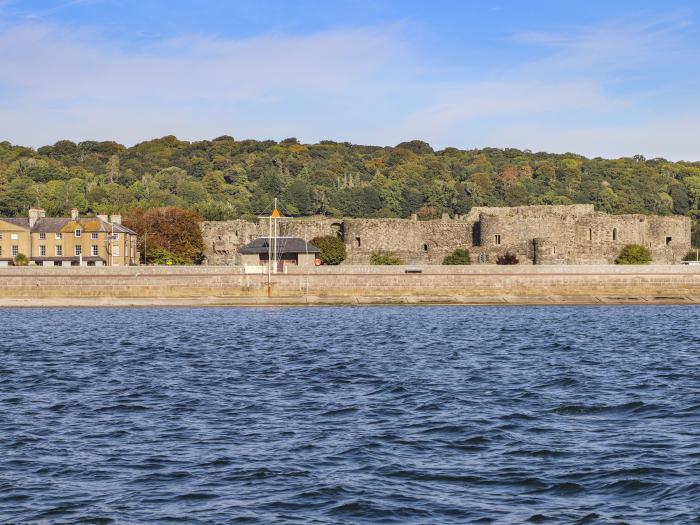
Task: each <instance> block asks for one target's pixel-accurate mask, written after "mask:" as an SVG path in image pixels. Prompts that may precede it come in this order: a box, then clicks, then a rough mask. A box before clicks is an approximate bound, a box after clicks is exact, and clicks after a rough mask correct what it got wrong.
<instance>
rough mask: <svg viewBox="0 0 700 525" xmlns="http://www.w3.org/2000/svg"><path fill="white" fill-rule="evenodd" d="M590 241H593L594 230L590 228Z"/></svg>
mask: <svg viewBox="0 0 700 525" xmlns="http://www.w3.org/2000/svg"><path fill="white" fill-rule="evenodd" d="M588 240H589V241H592V240H593V228H588Z"/></svg>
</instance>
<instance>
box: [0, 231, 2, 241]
mask: <svg viewBox="0 0 700 525" xmlns="http://www.w3.org/2000/svg"><path fill="white" fill-rule="evenodd" d="M0 241H2V233H0Z"/></svg>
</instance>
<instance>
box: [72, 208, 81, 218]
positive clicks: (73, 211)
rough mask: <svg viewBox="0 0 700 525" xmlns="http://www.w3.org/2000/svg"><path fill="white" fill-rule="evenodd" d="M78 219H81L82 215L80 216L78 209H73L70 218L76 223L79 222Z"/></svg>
mask: <svg viewBox="0 0 700 525" xmlns="http://www.w3.org/2000/svg"><path fill="white" fill-rule="evenodd" d="M78 217H80V215H79V214H78V208H73V209H72V210H71V211H70V218H71V219H73V220H74V221H77V220H78Z"/></svg>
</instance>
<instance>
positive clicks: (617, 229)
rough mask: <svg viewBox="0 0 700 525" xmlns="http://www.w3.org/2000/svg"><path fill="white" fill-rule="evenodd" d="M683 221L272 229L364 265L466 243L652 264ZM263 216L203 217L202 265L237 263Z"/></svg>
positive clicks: (475, 257)
mask: <svg viewBox="0 0 700 525" xmlns="http://www.w3.org/2000/svg"><path fill="white" fill-rule="evenodd" d="M690 227H691V223H690V219H689V218H687V217H681V216H672V217H661V216H649V215H608V214H605V213H600V212H596V211H595V209H594V207H593V205H590V204H578V205H573V206H520V207H515V208H487V207H477V208H472V210H471V211H470V212H469V214H467V215H465V216H462V217H457V218H448V217H443V218H442V219H437V220H430V221H418V220H416V219H415V217H414V218H413V219H329V218H326V217H317V218H305V219H287V220H284V221H283V222H282V225H281V226H280V230H279V234H280V235H283V236H292V237H301V238H303V239H306V240H310V239H312V238H314V237H317V236H321V235H333V236H338V237H339V238H341V239H343V240H344V242H345V246H346V249H347V252H348V257H347V260H346V262H345V264H367V263H369V260H370V257H371V255H372V253H374V252H376V251H379V250H384V251H392V252H396V253H397V254H398V255H399V256H400V257H401V258H402V259H403V260H404V262H406V263H407V264H440V263H441V262H442V259H443V258H444V257H445V255H447V254H449V253H451V252H452V251H454V250H455V249H456V248H467V249H468V250H469V251H470V254H471V258H472V263H473V264H493V263H495V262H496V258H497V257H498V256H499V255H502V254H504V253H506V252H512V253H515V254H516V255H517V256H518V258H519V260H520V262H521V264H610V263H612V262H614V260H615V258H616V257H617V255H618V254H619V253H620V250H621V249H622V248H623V247H624V246H625V245H627V244H641V245H643V246H646V247H647V248H649V249H650V250H651V252H652V256H653V259H654V262H655V263H658V264H663V263H677V262H679V261H680V260H681V259H682V258H683V256H684V255H685V254H686V253H687V252H688V250H689V249H690ZM268 231H269V225H268V223H267V221H265V220H262V219H261V220H259V221H258V222H256V223H253V222H248V221H242V220H235V221H225V222H205V223H203V224H202V233H203V236H204V242H205V255H206V259H207V262H208V264H212V265H232V264H237V262H238V258H237V252H238V249H239V248H240V247H242V246H243V245H245V244H247V243H249V242H251V241H252V240H254V239H256V238H258V237H265V236H267V235H268Z"/></svg>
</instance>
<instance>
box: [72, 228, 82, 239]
mask: <svg viewBox="0 0 700 525" xmlns="http://www.w3.org/2000/svg"><path fill="white" fill-rule="evenodd" d="M73 235H75V236H76V237H82V235H83V230H81V229H80V228H76V229H75V231H74V232H73Z"/></svg>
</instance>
